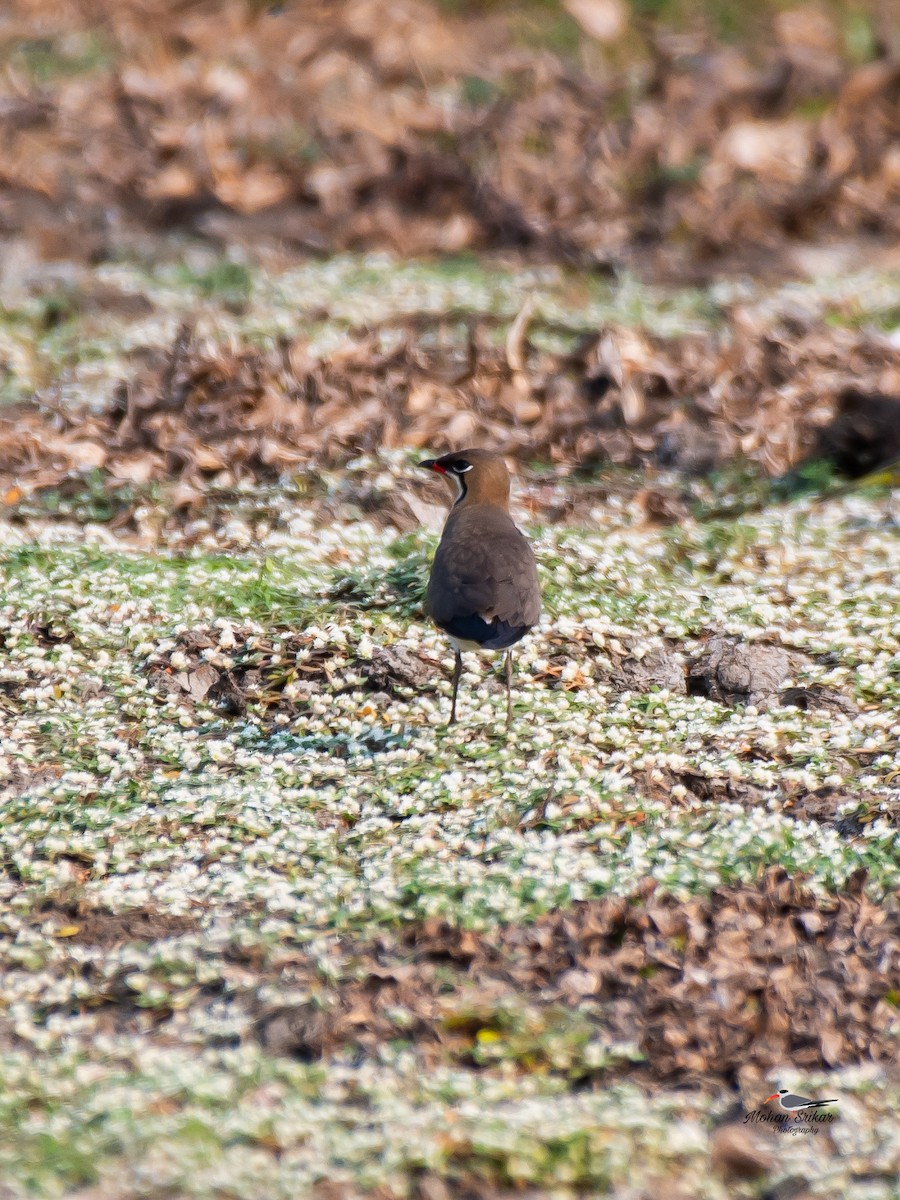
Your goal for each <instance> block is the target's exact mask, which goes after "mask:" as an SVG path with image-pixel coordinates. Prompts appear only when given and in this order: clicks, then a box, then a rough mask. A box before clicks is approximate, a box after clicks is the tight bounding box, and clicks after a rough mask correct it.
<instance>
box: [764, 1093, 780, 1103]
mask: <svg viewBox="0 0 900 1200" xmlns="http://www.w3.org/2000/svg"><path fill="white" fill-rule="evenodd" d="M777 1099H778V1093H777V1092H773V1093H772V1095H771V1096H766V1098H765V1100H763V1104H768V1103H769V1101H770V1100H777Z"/></svg>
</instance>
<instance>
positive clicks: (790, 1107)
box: [763, 1088, 837, 1119]
mask: <svg viewBox="0 0 900 1200" xmlns="http://www.w3.org/2000/svg"><path fill="white" fill-rule="evenodd" d="M770 1100H777V1101H778V1107H779V1108H780V1109H781V1110H782V1112H786V1113H789V1114H790V1115H791V1116H793V1117H794V1118H795V1119H796V1118H797V1117H799V1116H800V1113H801V1111H802V1110H803V1109H805V1108H824V1107H825V1106H826V1105H827V1104H837V1100H809V1099H807V1097H806V1096H795V1095H794V1094H793V1093H792V1092H789V1091H788V1090H787V1088H780V1089H779V1090H778V1091H777V1092H773V1093H772V1095H771V1096H768V1097H767V1098H766V1099H765V1100H764V1101H763V1104H768V1103H769V1101H770Z"/></svg>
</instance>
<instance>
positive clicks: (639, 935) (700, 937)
mask: <svg viewBox="0 0 900 1200" xmlns="http://www.w3.org/2000/svg"><path fill="white" fill-rule="evenodd" d="M863 883H864V879H863V877H862V875H860V876H858V877H856V878H855V879H853V880H852V881H851V882H850V885H849V886H848V887H847V888H846V890H845V891H844V893H843V894H842V895H840V896H836V897H830V898H828V899H827V900H816V899H814V898H813V897H812V895H811V894H810V893H809V892H808V891H807V890H806V889H805V888H804V886H803V884H802V883H801V882H798V881H796V880H792V879H790V878H789V877H788V876H787V875H786V873H785V872H784V871H783V870H782V869H780V868H772V869H771V870H769V871H768V872H767V874H766V876H765V879H764V880H763V881H762V882H761V884H760V885H758V886H755V887H752V886H746V885H742V886H738V887H720V888H717V889H715V890H714V891H713V893H712V894H711V896H709V897H708V898H703V899H692V900H690V901H688V902H686V903H680V902H677V901H676V900H674V899H673V898H672V897H671V896H665V895H660V894H658V893H657V892H656V891H655V889H654V888H653V886H652V885H649V884H648V886H647V888H646V889H645V890H644V891H643V892H642V893H641V894H639V895H636V896H633V897H632V898H631V899H630V900H628V899H622V898H616V899H609V900H600V901H593V902H590V903H585V904H578V905H575V906H574V908H573V909H572V910H571V911H568V912H565V913H554V914H549V915H547V916H545V917H541V918H539V919H538V920H537V921H536V922H535V923H534V925H530V926H507V927H504V928H502V929H500V930H499V931H497V932H496V933H494V934H493V935H490V936H488V935H482V934H479V933H474V932H471V931H466V930H460V929H456V928H451V927H449V926H447V925H445V924H444V923H442V922H440V921H428V922H425V923H420V924H415V925H412V926H410V927H409V928H408V929H407V931H406V932H405V933H404V934H403V935H402V936H400V937H399V938H398V937H395V936H388V935H386V936H385V937H384V938H383V939H381V940H380V941H379V943H378V944H377V945H376V946H370V947H362V946H352V947H351V946H348V947H346V950H347V951H348V957H347V958H346V959H345V973H344V975H343V978H342V979H341V980H340V982H339V983H338V984H337V985H336V986H335V987H334V988H333V989H332V990H330V991H328V992H327V994H326V993H323V994H322V995H320V996H319V997H318V998H317V1000H316V1001H315V1002H314V1003H313V1002H311V1003H310V1004H308V1005H303V1006H300V1007H290V1006H288V1007H285V1006H277V1007H276V1008H275V1009H273V1010H270V1011H266V1010H265V1009H263V1010H261V1011H260V1012H259V1014H258V1018H257V1031H258V1036H259V1037H260V1039H261V1040H262V1042H263V1044H264V1045H266V1046H267V1048H269V1049H270V1050H271V1051H272V1052H273V1053H283V1054H292V1055H297V1056H299V1057H301V1058H305V1059H314V1058H317V1057H320V1056H323V1055H327V1054H329V1053H332V1052H334V1051H335V1050H337V1049H338V1048H339V1047H341V1046H345V1045H348V1044H354V1045H357V1046H359V1047H360V1048H362V1049H364V1050H365V1051H366V1052H375V1051H376V1049H377V1047H378V1046H379V1045H380V1044H382V1043H383V1042H384V1040H385V1039H390V1038H397V1037H400V1038H403V1039H405V1040H411V1041H413V1042H414V1043H415V1044H416V1045H417V1046H419V1048H420V1049H421V1050H422V1052H423V1053H425V1054H426V1056H427V1057H430V1058H434V1056H435V1055H437V1056H438V1057H447V1056H449V1057H450V1058H451V1059H453V1060H456V1061H458V1062H463V1063H467V1064H472V1063H476V1064H477V1063H478V1062H479V1046H482V1047H483V1045H484V1044H485V1043H486V1042H493V1041H495V1040H500V1041H502V1039H503V1038H504V1037H506V1036H508V1037H509V1038H510V1040H511V1041H513V1042H514V1041H515V1037H514V1035H512V1034H507V1033H505V1032H504V1025H503V1012H504V1006H505V1005H508V1004H510V1003H513V1004H516V1005H523V1004H524V1005H528V1006H533V1007H536V1008H537V1009H539V1010H542V1011H544V1012H545V1015H547V1014H551V1013H552V1012H554V1011H556V1010H559V1009H569V1010H572V1011H577V1012H579V1013H580V1014H581V1015H582V1016H583V1017H584V1018H585V1020H586V1021H587V1023H588V1025H589V1027H590V1030H591V1034H590V1036H591V1038H592V1039H594V1038H596V1039H599V1040H600V1041H603V1042H606V1043H631V1044H636V1045H637V1046H638V1047H639V1049H640V1050H641V1052H642V1053H643V1054H644V1055H645V1056H646V1062H645V1063H644V1064H643V1065H642V1066H641V1067H640V1068H639V1069H638V1070H639V1073H640V1075H641V1076H642V1077H643V1078H645V1079H647V1080H653V1081H660V1082H666V1083H670V1084H671V1083H687V1082H694V1083H696V1082H698V1081H703V1082H707V1083H709V1082H712V1081H716V1080H718V1081H724V1082H726V1083H728V1084H729V1085H734V1084H735V1083H736V1082H737V1080H738V1077H739V1076H742V1077H745V1078H750V1077H760V1076H762V1075H763V1074H765V1072H766V1071H768V1070H770V1069H771V1068H773V1067H779V1068H782V1069H783V1068H784V1067H785V1066H786V1065H788V1064H792V1065H794V1066H795V1067H796V1068H797V1069H803V1070H814V1069H821V1068H825V1067H836V1066H839V1065H846V1064H848V1063H860V1062H871V1061H875V1062H884V1063H890V1062H892V1061H894V1059H895V1056H896V1045H897V1037H898V1034H900V1016H898V1011H897V1005H896V990H895V988H896V978H897V971H898V970H900V906H898V898H897V897H890V898H889V899H888V900H886V901H885V902H884V903H883V904H873V903H872V902H871V901H869V900H867V899H866V897H865V895H864V893H863V890H862V885H863ZM296 970H297V967H296V966H295V967H292V968H289V971H292V972H295V971H296ZM301 970H302V968H301ZM466 1014H468V1015H466ZM498 1021H499V1022H500V1024H497V1022H498ZM485 1029H487V1030H489V1031H491V1030H493V1031H495V1033H494V1034H492V1035H491V1036H490V1037H484V1036H483V1037H482V1038H481V1040H480V1041H479V1036H478V1035H479V1031H482V1032H483V1031H484V1030H485ZM530 1053H532V1054H535V1053H536V1054H538V1055H540V1053H541V1051H540V1050H539V1049H538V1050H535V1048H534V1046H532V1047H531V1050H530ZM532 1066H533V1062H532ZM568 1069H570V1070H582V1071H585V1072H586V1073H587V1074H588V1075H591V1074H592V1072H591V1070H590V1068H588V1067H586V1066H584V1064H583V1063H582V1064H581V1066H580V1067H578V1066H577V1065H576V1062H575V1061H574V1060H573V1062H572V1063H571V1064H569V1067H568ZM632 1069H634V1068H632ZM603 1070H604V1069H600V1070H599V1071H598V1072H597V1074H598V1075H602V1074H603ZM613 1070H615V1068H613Z"/></svg>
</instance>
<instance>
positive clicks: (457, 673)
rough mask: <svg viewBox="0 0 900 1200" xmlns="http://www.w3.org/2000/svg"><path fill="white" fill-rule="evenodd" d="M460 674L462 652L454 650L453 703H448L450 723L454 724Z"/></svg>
mask: <svg viewBox="0 0 900 1200" xmlns="http://www.w3.org/2000/svg"><path fill="white" fill-rule="evenodd" d="M461 674H462V654H461V652H460V651H459V650H457V652H456V662H455V663H454V665H453V703H452V704H451V705H450V721H449V724H450V725H455V724H456V693H457V692H458V691H459V677H460V675H461Z"/></svg>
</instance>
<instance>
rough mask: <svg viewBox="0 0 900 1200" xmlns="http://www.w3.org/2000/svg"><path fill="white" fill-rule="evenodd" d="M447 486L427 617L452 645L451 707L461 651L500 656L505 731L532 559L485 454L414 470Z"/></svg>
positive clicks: (492, 457)
mask: <svg viewBox="0 0 900 1200" xmlns="http://www.w3.org/2000/svg"><path fill="white" fill-rule="evenodd" d="M419 466H420V467H425V468H427V469H428V470H429V471H436V472H437V473H438V474H439V475H440V476H441V477H442V478H443V479H444V480H445V481H446V482H447V484H448V485H449V486H450V488H451V490H452V492H453V497H454V503H453V507H452V508H451V509H450V514H449V516H448V517H447V522H446V524H445V525H444V532H443V534H442V536H441V541H440V544H439V545H438V548H437V551H436V553H435V556H434V562H433V563H432V564H431V577H430V578H429V580H428V596H427V607H428V614H429V616H430V617H431V619H432V620H433V621H434V623H435V625H437V627H438V629H442V630H443V631H444V633H446V634H447V636H448V637H449V638H450V641H451V642H452V643H453V648H454V649H455V651H456V663H455V666H454V668H453V703H452V705H451V708H450V724H451V725H452V724H453V723H454V722H455V720H456V696H457V692H458V691H459V677H460V674H461V672H462V651H463V650H505V651H506V727H507V729H508V728H509V724H510V721H511V720H512V651H511V650H510V646H513V645H515V643H516V642H518V641H519V640H520V639H521V638H523V637H524V636H525V634H526V633H527V632H528V631H529V629H531V628H532V626H533V625H536V624H537V620H538V617H539V616H540V614H541V591H540V585H539V583H538V576H537V566H536V564H535V561H534V554H533V553H532V550H531V546H529V544H528V542H527V541H526V539H525V537H524V536H523V535H522V534H521V533H520V532H519V530H518V529H517V528H516V526H515V525H514V524H513V520H512V517H510V515H509V471H507V469H506V463H505V462H504V461H503V459H502V458H500V456H499V455H497V454H491V453H490V451H488V450H457V451H455V452H454V453H452V454H445V455H443V457H442V458H428V459H426V460H425V461H424V462H421V463H419Z"/></svg>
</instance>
